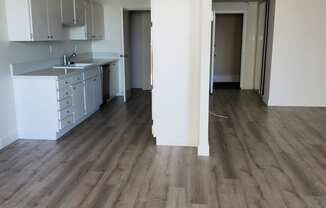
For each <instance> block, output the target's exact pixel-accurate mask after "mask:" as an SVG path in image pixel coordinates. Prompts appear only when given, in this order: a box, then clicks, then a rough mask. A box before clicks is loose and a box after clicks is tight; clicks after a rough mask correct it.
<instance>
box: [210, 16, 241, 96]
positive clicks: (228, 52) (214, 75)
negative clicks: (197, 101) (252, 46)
mask: <svg viewBox="0 0 326 208" xmlns="http://www.w3.org/2000/svg"><path fill="white" fill-rule="evenodd" d="M212 24H213V25H212V60H211V64H212V66H211V80H210V82H211V89H210V92H211V94H212V93H213V90H214V88H215V89H216V88H218V89H219V88H232V89H234V88H235V89H240V82H241V73H242V66H243V61H242V60H243V57H242V54H243V53H242V51H243V48H244V43H245V41H244V37H245V36H244V28H245V27H244V14H243V13H215V15H214V21H213V23H212Z"/></svg>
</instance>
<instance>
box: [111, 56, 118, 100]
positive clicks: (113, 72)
mask: <svg viewBox="0 0 326 208" xmlns="http://www.w3.org/2000/svg"><path fill="white" fill-rule="evenodd" d="M117 75H118V63H117V62H114V63H112V64H111V65H110V99H112V98H114V97H115V96H116V94H117V83H118V82H117V80H118V77H117Z"/></svg>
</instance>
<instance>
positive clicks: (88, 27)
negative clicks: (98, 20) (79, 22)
mask: <svg viewBox="0 0 326 208" xmlns="http://www.w3.org/2000/svg"><path fill="white" fill-rule="evenodd" d="M92 21H93V19H92V11H91V4H90V3H89V2H85V38H86V40H91V39H92V33H93V26H92V25H93V22H92Z"/></svg>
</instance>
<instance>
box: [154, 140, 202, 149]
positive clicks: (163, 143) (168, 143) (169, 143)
mask: <svg viewBox="0 0 326 208" xmlns="http://www.w3.org/2000/svg"><path fill="white" fill-rule="evenodd" d="M156 145H157V146H176V147H197V145H196V144H193V143H191V142H183V141H177V140H169V141H166V140H160V139H159V138H156Z"/></svg>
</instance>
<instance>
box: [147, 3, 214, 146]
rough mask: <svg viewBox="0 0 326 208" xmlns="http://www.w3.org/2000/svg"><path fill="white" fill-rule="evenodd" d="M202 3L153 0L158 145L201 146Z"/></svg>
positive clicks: (155, 113)
mask: <svg viewBox="0 0 326 208" xmlns="http://www.w3.org/2000/svg"><path fill="white" fill-rule="evenodd" d="M200 3H201V0H178V1H175V0H165V1H161V0H152V22H153V28H152V30H153V31H152V41H153V47H154V48H153V64H154V69H153V70H154V78H153V82H154V89H153V93H152V94H153V120H154V126H153V128H154V133H155V136H156V138H157V143H158V144H159V145H181V146H197V145H198V137H199V101H200V100H199V95H200V94H199V89H200V88H199V84H200V57H201V50H200V19H201V17H200V12H201V10H200V9H201V7H200ZM208 49H209V48H208Z"/></svg>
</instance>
